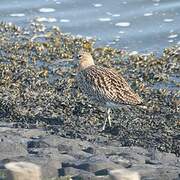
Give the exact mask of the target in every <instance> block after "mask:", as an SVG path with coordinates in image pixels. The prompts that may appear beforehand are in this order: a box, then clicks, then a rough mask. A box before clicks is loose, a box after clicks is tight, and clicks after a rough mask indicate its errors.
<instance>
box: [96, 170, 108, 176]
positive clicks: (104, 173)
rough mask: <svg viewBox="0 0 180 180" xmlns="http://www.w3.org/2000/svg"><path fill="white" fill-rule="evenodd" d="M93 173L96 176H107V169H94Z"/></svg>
mask: <svg viewBox="0 0 180 180" xmlns="http://www.w3.org/2000/svg"><path fill="white" fill-rule="evenodd" d="M94 174H95V175H96V176H107V175H108V169H101V170H99V171H96V172H95V173H94Z"/></svg>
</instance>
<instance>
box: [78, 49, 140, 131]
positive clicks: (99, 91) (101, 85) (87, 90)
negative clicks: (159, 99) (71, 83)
mask: <svg viewBox="0 0 180 180" xmlns="http://www.w3.org/2000/svg"><path fill="white" fill-rule="evenodd" d="M77 59H78V64H79V66H78V73H77V81H78V85H79V87H80V89H81V91H82V92H83V93H84V94H85V95H86V96H88V97H89V98H90V99H91V100H92V101H95V102H98V103H99V104H101V106H104V107H107V118H106V120H105V123H104V125H103V130H104V129H105V126H106V122H107V121H108V122H109V125H110V126H111V118H110V111H111V108H112V107H116V108H118V107H119V106H125V105H140V104H142V99H141V98H140V97H139V95H138V94H136V93H135V92H134V91H133V90H132V89H131V87H130V86H129V85H128V83H127V81H126V80H125V79H124V78H123V77H122V76H121V75H120V74H118V73H117V72H116V71H115V70H113V69H109V68H105V67H101V66H97V65H95V64H94V60H93V58H92V56H91V54H90V53H88V52H83V51H81V52H79V54H78V55H77Z"/></svg>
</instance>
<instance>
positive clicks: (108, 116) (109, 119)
mask: <svg viewBox="0 0 180 180" xmlns="http://www.w3.org/2000/svg"><path fill="white" fill-rule="evenodd" d="M110 113H111V109H110V108H108V109H107V117H106V119H105V122H104V125H103V128H102V130H103V131H104V130H105V128H106V123H107V120H108V122H109V126H110V127H111V116H110Z"/></svg>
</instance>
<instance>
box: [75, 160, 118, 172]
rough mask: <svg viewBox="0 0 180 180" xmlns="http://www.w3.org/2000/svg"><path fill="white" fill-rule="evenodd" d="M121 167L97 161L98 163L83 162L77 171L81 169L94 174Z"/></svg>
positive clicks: (109, 162)
mask: <svg viewBox="0 0 180 180" xmlns="http://www.w3.org/2000/svg"><path fill="white" fill-rule="evenodd" d="M120 167H121V166H119V165H117V164H115V163H113V162H111V161H99V162H88V161H87V162H85V163H82V164H80V165H79V166H78V168H79V169H83V170H85V171H89V172H96V171H99V170H102V169H116V168H120Z"/></svg>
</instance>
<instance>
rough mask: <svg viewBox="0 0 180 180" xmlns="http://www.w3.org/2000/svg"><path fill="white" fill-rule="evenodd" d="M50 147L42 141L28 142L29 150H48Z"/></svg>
mask: <svg viewBox="0 0 180 180" xmlns="http://www.w3.org/2000/svg"><path fill="white" fill-rule="evenodd" d="M47 147H49V145H48V144H47V143H45V142H43V141H40V140H32V141H28V142H27V148H47Z"/></svg>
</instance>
